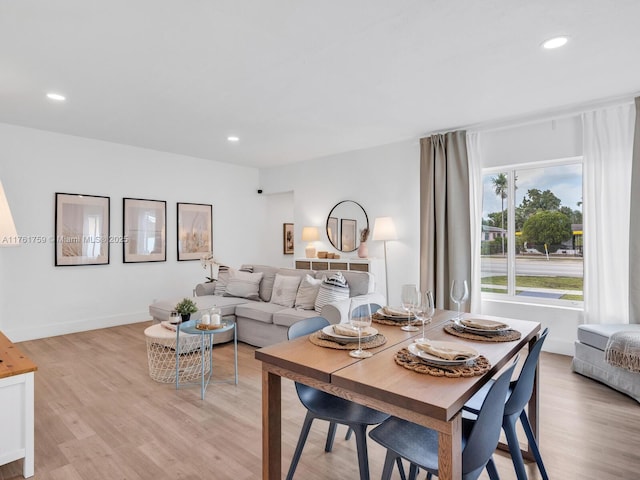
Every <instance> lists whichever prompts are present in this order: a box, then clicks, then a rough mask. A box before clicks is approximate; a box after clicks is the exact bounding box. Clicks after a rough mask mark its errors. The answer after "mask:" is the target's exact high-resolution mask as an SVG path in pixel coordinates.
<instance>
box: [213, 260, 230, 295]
mask: <svg viewBox="0 0 640 480" xmlns="http://www.w3.org/2000/svg"><path fill="white" fill-rule="evenodd" d="M231 270H233V269H232V268H229V267H227V266H225V265H220V267H219V268H218V278H217V280H216V284H215V286H214V288H213V294H214V295H220V296H222V295H224V292H226V291H227V283H229V273H230V272H231Z"/></svg>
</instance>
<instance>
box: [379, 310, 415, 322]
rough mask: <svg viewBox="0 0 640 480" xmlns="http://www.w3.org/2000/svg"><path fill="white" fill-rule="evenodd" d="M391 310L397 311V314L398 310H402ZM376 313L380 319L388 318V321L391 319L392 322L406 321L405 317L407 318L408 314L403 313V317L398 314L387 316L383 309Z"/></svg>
mask: <svg viewBox="0 0 640 480" xmlns="http://www.w3.org/2000/svg"><path fill="white" fill-rule="evenodd" d="M392 308H393V309H394V310H398V312H399V311H400V310H402V309H401V308H399V307H398V308H395V307H392ZM376 313H377V314H378V315H380V316H381V317H384V318H390V319H392V320H406V319H407V317H408V316H409V314H408V313H405V314H403V315H400V314H398V315H388V314H386V313H384V308H381V309H380V310H378V311H377V312H376Z"/></svg>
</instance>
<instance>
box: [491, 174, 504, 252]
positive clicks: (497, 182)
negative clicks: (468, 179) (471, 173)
mask: <svg viewBox="0 0 640 480" xmlns="http://www.w3.org/2000/svg"><path fill="white" fill-rule="evenodd" d="M491 183H493V191H494V192H495V194H496V195H497V196H498V197H500V201H501V205H500V206H501V208H500V217H501V218H500V228H502V229H503V230H506V228H504V201H505V199H506V198H507V176H506V175H505V174H504V173H499V174H498V176H496V177H493V178H492V179H491ZM501 238H502V254H503V255H504V236H501Z"/></svg>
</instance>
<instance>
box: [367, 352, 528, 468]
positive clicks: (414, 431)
mask: <svg viewBox="0 0 640 480" xmlns="http://www.w3.org/2000/svg"><path fill="white" fill-rule="evenodd" d="M517 362H518V358H517V357H516V359H515V360H514V362H513V363H512V364H511V366H509V367H508V368H507V369H506V370H505V371H504V372H503V373H502V374H500V376H499V377H498V379H497V380H496V381H495V382H493V383H492V384H491V387H490V388H489V391H488V392H487V396H486V397H485V401H484V403H483V404H482V407H481V409H480V412H479V414H478V416H477V418H476V419H475V421H472V420H469V419H465V418H463V419H462V477H461V480H476V479H477V478H478V477H479V476H480V474H481V473H482V472H483V470H484V469H485V468H486V469H487V472H488V473H489V478H490V479H491V480H499V477H498V471H497V470H496V466H495V464H494V463H493V452H494V451H495V449H496V447H497V446H498V441H499V440H500V424H501V422H502V415H503V412H504V398H505V397H506V395H507V390H508V388H509V380H510V379H511V374H512V373H513V369H514V368H515V366H516V363H517ZM452 381H455V380H452ZM369 436H370V437H371V438H372V439H373V440H375V441H376V442H378V443H379V444H380V445H382V446H383V447H385V448H386V449H387V455H386V457H385V461H384V467H383V470H382V480H388V479H390V478H391V474H392V472H393V465H394V463H398V460H400V459H405V460H408V461H409V462H410V463H411V468H410V470H409V480H415V478H416V477H417V474H418V470H419V469H420V468H422V469H424V470H426V471H427V472H428V473H427V479H430V478H431V477H432V475H438V432H436V431H435V430H431V429H430V428H427V427H423V426H422V425H417V424H415V423H411V422H408V421H407V420H403V419H400V418H397V417H391V418H389V419H388V420H386V421H384V422H383V423H382V424H381V425H378V426H377V427H376V428H374V429H373V430H371V432H369ZM400 472H401V475H402V474H403V472H402V470H400Z"/></svg>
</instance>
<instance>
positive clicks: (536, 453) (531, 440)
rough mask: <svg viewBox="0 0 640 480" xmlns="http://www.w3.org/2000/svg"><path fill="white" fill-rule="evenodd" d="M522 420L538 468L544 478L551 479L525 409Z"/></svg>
mask: <svg viewBox="0 0 640 480" xmlns="http://www.w3.org/2000/svg"><path fill="white" fill-rule="evenodd" d="M520 422H522V426H523V427H524V433H526V435H527V441H528V442H529V448H531V451H532V453H533V458H535V459H536V463H537V464H538V469H539V470H540V474H541V475H542V478H543V480H549V475H547V470H546V469H545V468H544V463H543V462H542V455H540V449H538V442H537V441H536V439H535V437H534V436H533V431H532V430H531V424H530V423H529V417H527V412H525V411H524V410H523V411H522V413H521V414H520Z"/></svg>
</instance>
